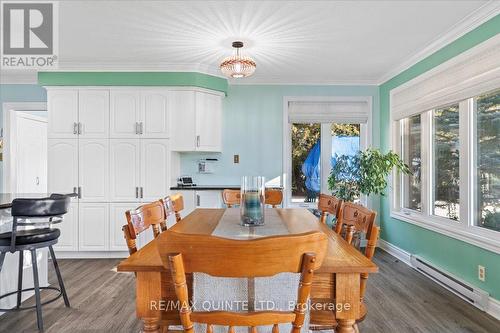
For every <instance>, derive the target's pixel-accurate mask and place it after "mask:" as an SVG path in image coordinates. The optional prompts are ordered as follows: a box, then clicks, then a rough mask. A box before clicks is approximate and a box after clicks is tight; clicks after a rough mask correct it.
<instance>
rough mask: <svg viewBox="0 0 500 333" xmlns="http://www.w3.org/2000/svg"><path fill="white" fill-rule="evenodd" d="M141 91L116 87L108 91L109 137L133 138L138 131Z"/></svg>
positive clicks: (136, 135) (137, 134)
mask: <svg viewBox="0 0 500 333" xmlns="http://www.w3.org/2000/svg"><path fill="white" fill-rule="evenodd" d="M140 117H141V93H140V92H139V91H138V90H122V89H116V90H111V92H110V116H109V123H110V133H109V134H110V137H111V138H134V137H138V136H139V133H140V129H139V122H140Z"/></svg>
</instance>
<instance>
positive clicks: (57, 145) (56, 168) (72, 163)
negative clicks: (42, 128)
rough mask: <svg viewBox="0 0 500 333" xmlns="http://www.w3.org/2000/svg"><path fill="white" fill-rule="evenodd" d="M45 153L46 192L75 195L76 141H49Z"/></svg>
mask: <svg viewBox="0 0 500 333" xmlns="http://www.w3.org/2000/svg"><path fill="white" fill-rule="evenodd" d="M47 151H48V160H47V164H48V172H47V190H48V192H49V193H63V194H65V193H73V192H75V193H76V191H77V188H78V140H77V139H49V140H48V149H47ZM73 200H74V199H73Z"/></svg>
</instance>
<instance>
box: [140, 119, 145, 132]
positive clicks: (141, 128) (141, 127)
mask: <svg viewBox="0 0 500 333" xmlns="http://www.w3.org/2000/svg"><path fill="white" fill-rule="evenodd" d="M139 134H144V123H143V122H142V121H141V122H140V123H139Z"/></svg>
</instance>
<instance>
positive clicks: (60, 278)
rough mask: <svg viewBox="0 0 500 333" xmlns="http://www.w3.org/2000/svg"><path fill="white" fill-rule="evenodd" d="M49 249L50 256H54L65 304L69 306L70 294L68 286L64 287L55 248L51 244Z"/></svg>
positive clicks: (53, 259) (53, 260)
mask: <svg viewBox="0 0 500 333" xmlns="http://www.w3.org/2000/svg"><path fill="white" fill-rule="evenodd" d="M49 251H50V257H51V258H52V263H53V264H54V269H55V270H56V275H57V280H58V281H59V288H61V293H62V295H63V299H64V305H66V307H68V308H69V307H70V304H69V299H68V295H67V294H66V288H64V282H63V279H62V276H61V272H60V271H59V265H58V264H57V259H56V255H55V253H54V249H53V248H52V245H51V246H49Z"/></svg>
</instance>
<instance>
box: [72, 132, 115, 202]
mask: <svg viewBox="0 0 500 333" xmlns="http://www.w3.org/2000/svg"><path fill="white" fill-rule="evenodd" d="M78 146H79V149H78V152H79V158H78V161H79V163H78V164H79V172H78V178H79V186H80V196H81V199H80V200H81V201H86V202H103V201H104V202H106V201H108V200H109V141H108V140H106V139H104V140H103V139H80V140H79V143H78Z"/></svg>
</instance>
